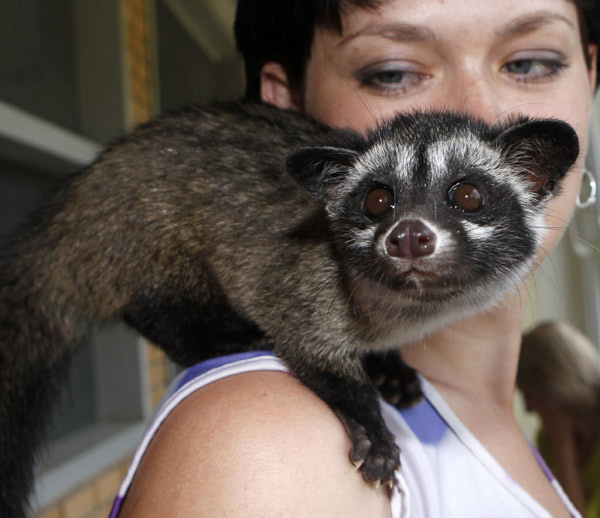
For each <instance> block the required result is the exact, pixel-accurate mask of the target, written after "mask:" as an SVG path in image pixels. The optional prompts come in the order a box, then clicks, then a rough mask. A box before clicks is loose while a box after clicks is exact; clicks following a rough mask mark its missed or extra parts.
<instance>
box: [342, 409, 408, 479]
mask: <svg viewBox="0 0 600 518" xmlns="http://www.w3.org/2000/svg"><path fill="white" fill-rule="evenodd" d="M338 415H340V414H338ZM340 418H341V420H342V422H343V423H344V426H345V427H346V431H347V433H348V436H349V437H350V441H351V442H352V447H351V449H350V461H351V462H352V464H354V466H356V468H357V469H360V471H361V473H362V476H363V479H364V480H365V481H366V482H368V483H369V484H375V485H376V486H378V485H380V484H387V485H389V486H392V485H393V484H394V481H395V472H396V471H397V470H398V469H399V468H400V448H399V447H398V446H397V445H396V443H395V442H394V436H393V435H392V434H391V433H390V432H389V430H388V429H387V428H386V426H385V423H384V422H383V420H382V421H381V422H380V423H370V426H364V425H362V424H360V423H358V422H356V421H354V420H353V419H351V418H348V417H345V416H343V415H340Z"/></svg>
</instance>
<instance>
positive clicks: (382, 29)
mask: <svg viewBox="0 0 600 518" xmlns="http://www.w3.org/2000/svg"><path fill="white" fill-rule="evenodd" d="M359 36H381V37H383V38H387V39H390V40H394V41H436V40H437V37H436V35H435V33H434V32H433V31H432V30H431V29H430V28H429V27H426V26H424V25H412V24H405V23H387V24H386V23H384V24H381V23H376V24H372V25H366V26H364V27H361V28H360V29H357V30H356V31H354V32H351V33H350V34H348V35H346V36H344V37H343V38H342V40H341V41H340V42H339V43H338V47H339V46H342V45H345V44H346V43H348V42H349V41H351V40H353V39H355V38H357V37H359Z"/></svg>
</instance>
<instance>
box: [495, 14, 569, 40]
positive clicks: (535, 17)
mask: <svg viewBox="0 0 600 518" xmlns="http://www.w3.org/2000/svg"><path fill="white" fill-rule="evenodd" d="M555 22H561V23H565V24H566V25H568V26H569V28H571V29H575V30H577V27H576V26H575V24H573V22H572V21H571V20H569V19H568V18H567V17H566V16H563V15H562V14H560V13H555V12H552V11H536V12H534V13H528V14H525V15H523V16H519V17H517V18H515V19H514V20H511V21H510V22H508V23H507V24H505V25H503V26H502V27H500V28H499V29H498V30H497V31H496V35H497V36H498V37H499V38H507V37H510V36H516V35H519V34H527V33H529V32H533V31H535V30H537V29H539V28H540V27H543V26H545V25H550V24H552V23H555Z"/></svg>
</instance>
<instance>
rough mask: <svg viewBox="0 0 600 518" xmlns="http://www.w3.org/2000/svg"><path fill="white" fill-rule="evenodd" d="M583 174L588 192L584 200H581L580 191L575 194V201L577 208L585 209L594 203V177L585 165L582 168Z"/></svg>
mask: <svg viewBox="0 0 600 518" xmlns="http://www.w3.org/2000/svg"><path fill="white" fill-rule="evenodd" d="M583 176H584V177H585V178H586V179H587V181H588V184H589V189H590V192H589V194H588V197H587V199H586V200H584V201H581V193H579V194H578V195H577V201H576V202H575V203H576V205H577V208H578V209H585V208H587V207H590V206H592V205H594V204H595V203H596V179H595V178H594V175H593V174H592V173H591V172H590V170H589V169H588V168H587V167H586V168H584V169H583Z"/></svg>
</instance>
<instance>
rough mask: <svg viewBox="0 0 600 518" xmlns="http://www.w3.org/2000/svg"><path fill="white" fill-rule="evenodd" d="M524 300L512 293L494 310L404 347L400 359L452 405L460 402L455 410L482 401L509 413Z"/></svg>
mask: <svg viewBox="0 0 600 518" xmlns="http://www.w3.org/2000/svg"><path fill="white" fill-rule="evenodd" d="M523 300H524V298H523V296H522V294H519V293H515V294H511V295H509V296H508V297H506V298H505V300H504V301H503V302H502V304H501V305H499V306H497V307H495V308H494V309H493V310H491V311H488V312H485V313H482V314H478V315H475V316H473V317H469V318H466V319H463V320H460V321H458V322H455V323H454V324H452V325H450V326H447V327H445V328H444V329H441V330H439V331H437V332H436V333H434V334H433V335H431V336H429V337H427V338H425V339H424V340H422V341H421V342H420V343H418V344H414V345H410V346H407V347H405V348H403V349H402V356H403V358H404V360H405V361H406V363H408V364H409V365H410V366H411V367H413V368H415V369H416V370H417V371H418V372H419V373H420V374H421V375H422V376H424V377H425V378H426V379H427V380H429V382H431V383H432V384H433V385H434V386H435V387H436V388H437V389H438V390H439V391H440V393H441V394H442V396H443V397H444V398H445V399H447V400H448V403H450V404H451V406H454V405H452V402H453V401H456V402H457V403H460V404H459V408H458V409H456V410H459V409H460V408H461V407H462V406H463V405H464V404H465V403H469V402H478V403H484V402H485V405H486V406H487V407H488V408H489V407H490V406H492V407H494V408H495V409H496V411H500V410H502V411H505V412H508V413H510V414H512V411H513V397H514V387H515V379H516V372H517V365H518V360H519V348H520V343H521V326H522V320H523V313H524V303H523V302H522V301H523ZM474 406H475V407H479V408H481V405H480V404H475V405H474ZM456 410H455V411H456ZM459 413H460V412H459Z"/></svg>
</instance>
